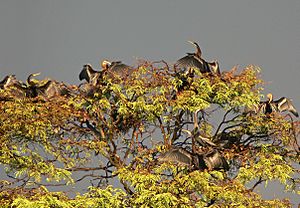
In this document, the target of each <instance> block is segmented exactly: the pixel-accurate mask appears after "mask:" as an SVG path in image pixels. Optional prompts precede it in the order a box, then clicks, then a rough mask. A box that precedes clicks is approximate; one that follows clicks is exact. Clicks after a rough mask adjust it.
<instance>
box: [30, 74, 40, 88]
mask: <svg viewBox="0 0 300 208" xmlns="http://www.w3.org/2000/svg"><path fill="white" fill-rule="evenodd" d="M40 74H41V73H40V72H39V73H34V74H30V75H29V76H28V78H27V84H28V85H35V84H37V83H39V81H38V80H34V79H32V78H33V77H36V76H39V75H40Z"/></svg>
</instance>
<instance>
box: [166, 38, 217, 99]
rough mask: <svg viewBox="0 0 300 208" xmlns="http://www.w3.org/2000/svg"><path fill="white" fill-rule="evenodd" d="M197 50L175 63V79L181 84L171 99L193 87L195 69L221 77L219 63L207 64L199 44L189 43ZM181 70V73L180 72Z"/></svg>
mask: <svg viewBox="0 0 300 208" xmlns="http://www.w3.org/2000/svg"><path fill="white" fill-rule="evenodd" d="M188 42H189V43H191V44H193V45H194V46H195V48H196V51H195V53H187V55H186V56H184V57H182V58H180V59H179V60H177V62H176V63H175V65H174V67H175V76H174V77H175V78H178V79H179V80H180V81H181V82H180V85H178V86H176V88H177V89H176V90H175V91H174V92H172V94H171V99H172V100H174V99H176V97H177V95H176V94H179V93H180V92H182V91H183V90H184V89H189V88H190V85H191V78H193V77H194V76H195V69H198V70H199V71H200V72H201V73H207V74H210V75H217V76H219V75H220V74H221V73H220V67H219V62H218V61H216V60H215V61H212V62H207V61H205V60H204V59H203V58H202V51H201V48H200V46H199V45H198V43H196V42H194V41H188ZM178 69H179V71H178Z"/></svg>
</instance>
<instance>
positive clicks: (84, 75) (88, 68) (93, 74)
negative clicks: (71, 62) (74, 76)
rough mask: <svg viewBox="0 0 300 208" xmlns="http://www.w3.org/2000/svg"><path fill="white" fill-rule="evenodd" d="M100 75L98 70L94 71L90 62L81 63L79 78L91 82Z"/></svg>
mask: <svg viewBox="0 0 300 208" xmlns="http://www.w3.org/2000/svg"><path fill="white" fill-rule="evenodd" d="M100 76H101V72H100V71H96V70H94V69H93V67H92V65H91V64H85V65H83V68H82V70H81V72H80V74H79V80H80V81H81V80H84V79H85V80H86V81H87V82H88V83H92V82H93V81H96V80H97V79H98V78H99V77H100Z"/></svg>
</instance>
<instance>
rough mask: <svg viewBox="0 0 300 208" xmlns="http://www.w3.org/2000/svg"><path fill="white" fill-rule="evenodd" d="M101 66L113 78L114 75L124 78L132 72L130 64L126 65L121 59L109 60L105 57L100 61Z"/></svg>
mask: <svg viewBox="0 0 300 208" xmlns="http://www.w3.org/2000/svg"><path fill="white" fill-rule="evenodd" d="M101 66H102V68H103V70H104V72H106V73H107V74H109V75H110V76H112V77H113V78H115V77H116V75H117V76H119V78H125V77H127V76H129V75H130V74H131V73H132V72H133V68H132V67H131V66H128V65H126V64H124V63H122V62H121V61H113V62H110V61H108V60H106V59H105V60H103V61H102V62H101Z"/></svg>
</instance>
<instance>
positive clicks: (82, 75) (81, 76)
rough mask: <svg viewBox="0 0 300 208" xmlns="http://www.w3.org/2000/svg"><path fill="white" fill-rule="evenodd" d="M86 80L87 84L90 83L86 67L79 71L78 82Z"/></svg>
mask: <svg viewBox="0 0 300 208" xmlns="http://www.w3.org/2000/svg"><path fill="white" fill-rule="evenodd" d="M84 79H85V80H86V81H87V82H89V81H90V77H89V74H88V72H87V68H86V67H83V69H82V70H81V72H80V74H79V80H80V81H81V80H84Z"/></svg>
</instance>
